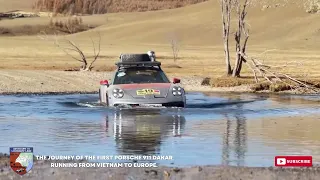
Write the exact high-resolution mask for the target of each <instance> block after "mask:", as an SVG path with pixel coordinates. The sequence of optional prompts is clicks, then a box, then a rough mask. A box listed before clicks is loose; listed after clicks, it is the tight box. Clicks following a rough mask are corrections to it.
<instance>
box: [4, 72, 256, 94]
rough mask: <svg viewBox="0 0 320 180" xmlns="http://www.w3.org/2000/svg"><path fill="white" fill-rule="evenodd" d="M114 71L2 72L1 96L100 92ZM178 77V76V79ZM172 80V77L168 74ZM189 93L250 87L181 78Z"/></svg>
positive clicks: (198, 77) (195, 78) (198, 78)
mask: <svg viewBox="0 0 320 180" xmlns="http://www.w3.org/2000/svg"><path fill="white" fill-rule="evenodd" d="M112 75H113V72H77V71H43V70H38V71H35V70H33V71H28V70H0V76H1V79H0V94H16V93H97V92H98V89H99V86H100V84H99V82H100V80H103V79H107V80H111V78H112ZM175 77H176V76H175ZM169 78H170V79H172V78H173V76H170V75H169ZM178 78H180V79H181V85H182V86H183V87H184V88H185V89H186V90H187V91H212V92H226V91H227V92H249V91H250V88H249V87H247V86H240V87H230V88H212V87H208V86H201V82H202V80H203V77H200V76H181V77H178Z"/></svg>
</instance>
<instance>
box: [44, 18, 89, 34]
mask: <svg viewBox="0 0 320 180" xmlns="http://www.w3.org/2000/svg"><path fill="white" fill-rule="evenodd" d="M49 26H50V27H51V28H55V29H56V30H57V31H61V32H65V33H68V34H74V33H77V32H81V31H85V30H88V29H90V28H89V27H88V26H85V25H84V24H83V20H82V18H81V17H77V16H69V17H68V18H67V19H63V20H62V19H56V20H54V19H53V18H51V19H50V22H49Z"/></svg>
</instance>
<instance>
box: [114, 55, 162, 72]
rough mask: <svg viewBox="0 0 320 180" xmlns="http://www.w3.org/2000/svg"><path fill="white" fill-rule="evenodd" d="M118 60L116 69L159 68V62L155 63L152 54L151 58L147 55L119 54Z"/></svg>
mask: <svg viewBox="0 0 320 180" xmlns="http://www.w3.org/2000/svg"><path fill="white" fill-rule="evenodd" d="M148 53H149V52H148ZM153 53H154V52H153ZM119 59H120V61H119V62H117V63H116V65H117V66H118V68H124V67H155V66H156V67H159V68H160V66H161V62H159V61H156V60H155V56H152V54H151V56H150V55H149V54H121V55H120V57H119ZM160 69H161V68H160Z"/></svg>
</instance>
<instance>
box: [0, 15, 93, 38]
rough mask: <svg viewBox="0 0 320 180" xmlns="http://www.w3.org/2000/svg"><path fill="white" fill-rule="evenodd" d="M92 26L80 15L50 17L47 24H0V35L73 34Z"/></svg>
mask: <svg viewBox="0 0 320 180" xmlns="http://www.w3.org/2000/svg"><path fill="white" fill-rule="evenodd" d="M92 28H95V27H94V26H88V25H85V24H83V20H82V18H81V17H68V18H66V19H50V20H49V23H48V24H37V25H18V26H9V27H1V26H0V36H25V35H28V36H29V35H37V34H39V33H41V32H45V33H46V34H56V33H57V34H74V33H78V32H82V31H87V30H89V29H92Z"/></svg>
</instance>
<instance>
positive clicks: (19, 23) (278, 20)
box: [0, 0, 320, 87]
mask: <svg viewBox="0 0 320 180" xmlns="http://www.w3.org/2000/svg"><path fill="white" fill-rule="evenodd" d="M120 2H121V3H124V2H125V1H119V3H120ZM130 2H134V1H130ZM138 2H139V3H140V1H137V3H138ZM141 2H143V3H147V2H149V3H150V1H141ZM177 2H182V1H177ZM194 2H196V1H185V2H183V3H182V4H183V5H186V4H193V3H194ZM292 2H295V0H294V1H292ZM34 3H35V1H34V0H24V1H19V0H12V1H10V2H9V1H4V0H0V4H1V6H0V11H8V10H13V9H20V10H24V11H32V5H33V4H34ZM121 3H120V4H121ZM157 3H160V1H159V2H158V1H157ZM157 3H155V4H157ZM163 4H167V2H166V1H164V2H163ZM153 5H154V4H153ZM132 6H133V5H132ZM132 6H131V5H130V7H132ZM155 6H157V8H156V9H164V10H159V11H149V12H131V11H138V9H136V10H132V9H126V10H114V11H115V12H118V11H121V13H107V14H100V15H85V16H82V17H81V18H82V26H83V27H96V28H94V29H92V28H87V29H91V30H88V31H82V30H81V32H78V33H75V34H70V35H67V36H66V37H67V38H68V39H70V40H73V41H74V42H75V43H77V44H78V45H79V46H80V48H81V49H83V51H84V52H85V53H86V54H87V55H88V56H93V48H92V43H91V39H90V37H92V38H93V39H95V38H97V37H96V36H95V34H96V32H99V33H100V34H101V38H102V42H101V54H100V55H101V58H100V59H99V60H98V61H97V62H96V64H95V67H94V69H93V70H96V71H110V70H113V69H114V63H115V62H116V61H117V59H118V56H119V54H120V53H141V52H146V51H148V50H154V51H155V52H156V55H157V56H158V60H160V61H161V62H162V63H163V67H164V70H165V71H166V72H167V73H168V74H169V75H172V76H186V75H198V76H202V77H213V78H218V79H215V81H214V82H215V83H213V85H214V86H216V87H220V86H234V84H235V85H241V84H246V83H248V82H249V83H251V82H253V77H252V72H251V70H250V69H249V68H247V67H246V65H244V66H243V68H244V69H243V72H242V73H241V75H242V76H243V77H244V78H242V79H240V81H241V82H240V83H239V82H238V80H236V82H235V80H230V81H231V82H230V83H229V85H228V84H225V85H223V83H224V82H226V81H229V78H223V76H224V74H225V63H224V53H223V46H222V42H223V41H222V27H221V14H220V7H219V4H218V1H216V0H210V1H206V2H202V3H197V4H194V5H190V6H185V7H182V8H177V9H168V8H174V7H176V6H175V5H170V3H169V4H167V6H168V7H167V6H163V7H162V6H161V5H159V7H158V5H155ZM160 6H161V7H160ZM169 6H170V7H169ZM119 7H122V8H124V6H121V5H119ZM148 7H149V6H148ZM148 10H153V9H148ZM122 11H128V12H130V13H128V12H122ZM67 18H68V17H56V18H54V20H56V21H59V20H63V19H64V20H66V19H67ZM319 19H320V14H319V13H318V14H309V13H306V11H305V10H304V9H303V8H302V7H301V6H298V5H296V4H294V3H289V4H288V5H286V6H285V7H282V6H279V7H270V8H268V9H265V10H262V7H259V6H257V7H252V8H250V9H249V12H248V19H247V22H248V24H249V25H250V38H249V42H248V47H247V54H248V55H249V56H254V57H260V58H261V59H262V60H263V62H264V63H266V64H269V65H275V66H278V65H284V64H286V63H289V62H299V63H301V64H300V65H297V66H289V67H287V68H285V70H284V72H286V73H288V74H290V75H292V76H294V77H298V78H300V79H302V80H313V81H317V80H318V79H320V71H319V66H320V61H319V60H320V53H319V48H320V21H319ZM234 23H235V21H234ZM49 24H50V18H49V17H45V16H42V17H35V18H19V19H14V20H1V21H0V55H1V59H0V69H1V71H3V72H4V71H8V70H68V69H74V68H78V67H79V66H80V64H79V62H77V61H75V60H73V59H72V58H70V57H69V56H67V55H66V54H65V53H64V52H63V51H61V50H60V49H58V48H57V47H55V46H54V44H53V42H52V41H45V40H41V39H40V38H39V37H38V36H37V33H38V32H39V31H41V30H43V28H47V27H48V26H49ZM26 27H28V28H26ZM234 27H235V26H233V27H232V29H231V32H233V31H234ZM1 28H2V29H4V28H5V29H6V30H7V31H9V32H19V33H17V34H14V33H11V34H10V33H9V34H8V33H7V34H6V33H3V34H1ZM29 29H33V30H29ZM34 29H36V30H34ZM87 29H83V30H87ZM23 30H25V33H23V32H24V31H23ZM28 31H32V32H29V33H28ZM79 31H80V30H79ZM49 34H50V32H49ZM172 39H175V40H176V41H177V42H178V46H179V52H178V58H179V59H178V60H177V61H176V62H174V61H173V56H172V51H171V47H170V45H171V44H170V41H171V40H172ZM230 40H231V46H230V50H231V57H232V65H233V60H234V59H235V52H234V49H235V46H234V40H233V35H231V37H230ZM265 51H268V52H265ZM263 52H265V53H263ZM221 83H222V84H221Z"/></svg>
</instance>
